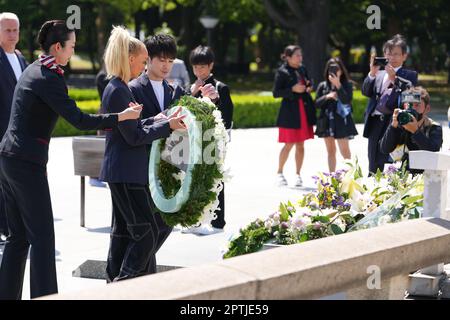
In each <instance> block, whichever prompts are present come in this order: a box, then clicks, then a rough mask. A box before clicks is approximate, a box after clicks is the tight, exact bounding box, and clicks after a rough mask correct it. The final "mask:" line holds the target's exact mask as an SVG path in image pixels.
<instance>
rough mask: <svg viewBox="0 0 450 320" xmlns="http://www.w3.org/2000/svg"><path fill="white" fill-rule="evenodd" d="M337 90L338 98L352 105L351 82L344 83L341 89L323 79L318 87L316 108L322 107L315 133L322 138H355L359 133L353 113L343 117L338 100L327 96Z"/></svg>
mask: <svg viewBox="0 0 450 320" xmlns="http://www.w3.org/2000/svg"><path fill="white" fill-rule="evenodd" d="M332 91H336V92H337V94H338V99H339V100H340V101H341V103H343V104H349V105H351V102H352V97H353V87H352V84H351V83H350V82H344V83H342V86H341V88H340V89H339V90H336V89H335V88H332V86H331V84H330V83H328V81H323V82H321V83H320V84H319V86H318V87H317V95H316V108H319V109H320V115H319V118H318V120H317V127H316V132H315V134H316V135H317V136H318V137H320V138H325V137H333V138H335V139H345V138H347V139H353V137H354V136H356V135H358V131H357V130H356V127H355V123H354V122H353V117H352V113H351V112H350V113H349V114H348V115H347V116H346V117H342V116H341V115H339V113H338V112H337V105H338V102H337V101H336V100H330V99H327V98H326V95H327V94H329V93H330V92H332Z"/></svg>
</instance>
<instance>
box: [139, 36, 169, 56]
mask: <svg viewBox="0 0 450 320" xmlns="http://www.w3.org/2000/svg"><path fill="white" fill-rule="evenodd" d="M144 44H145V47H146V48H147V51H148V55H149V57H150V58H151V59H153V58H154V57H162V58H168V59H175V58H176V56H177V42H176V41H175V38H174V37H172V36H171V35H169V34H165V33H160V34H157V35H154V36H150V37H148V38H147V39H146V40H145V41H144Z"/></svg>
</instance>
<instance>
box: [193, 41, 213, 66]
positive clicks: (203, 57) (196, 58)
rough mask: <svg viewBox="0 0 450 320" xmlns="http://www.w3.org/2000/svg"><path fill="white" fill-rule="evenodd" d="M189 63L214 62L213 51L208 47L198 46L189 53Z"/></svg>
mask: <svg viewBox="0 0 450 320" xmlns="http://www.w3.org/2000/svg"><path fill="white" fill-rule="evenodd" d="M189 62H190V63H191V65H193V66H194V65H199V64H211V63H213V62H214V53H213V51H212V50H211V48H210V47H206V46H198V47H197V48H195V49H194V50H192V51H191V54H190V55H189Z"/></svg>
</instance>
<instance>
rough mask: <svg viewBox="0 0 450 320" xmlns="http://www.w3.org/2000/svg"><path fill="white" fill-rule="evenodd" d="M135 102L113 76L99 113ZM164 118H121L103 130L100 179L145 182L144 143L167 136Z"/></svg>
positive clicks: (125, 88)
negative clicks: (104, 133)
mask: <svg viewBox="0 0 450 320" xmlns="http://www.w3.org/2000/svg"><path fill="white" fill-rule="evenodd" d="M131 101H134V98H133V95H132V93H131V91H130V89H129V88H128V86H127V85H126V84H125V83H124V82H123V81H122V80H120V79H119V78H113V79H111V81H110V82H109V84H108V85H107V86H106V88H105V92H104V93H103V99H102V112H121V111H123V110H124V109H125V108H127V107H128V104H129V103H130V102H131ZM170 132H171V131H170V126H169V122H168V121H167V120H162V121H158V122H154V121H153V118H147V119H144V120H127V121H122V122H120V123H119V124H118V126H117V127H116V128H113V129H112V130H110V131H107V132H106V148H105V157H104V159H103V164H102V168H101V171H100V179H101V180H103V181H106V182H112V183H138V184H143V185H145V184H148V161H149V153H148V149H147V145H149V144H151V143H152V142H153V141H154V140H157V139H161V138H165V137H168V136H169V135H170Z"/></svg>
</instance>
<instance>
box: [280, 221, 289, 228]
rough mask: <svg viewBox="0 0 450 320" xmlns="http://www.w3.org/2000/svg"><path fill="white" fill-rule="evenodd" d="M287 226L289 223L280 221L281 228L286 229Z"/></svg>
mask: <svg viewBox="0 0 450 320" xmlns="http://www.w3.org/2000/svg"><path fill="white" fill-rule="evenodd" d="M287 228H289V225H288V224H287V222H282V223H281V229H287Z"/></svg>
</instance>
